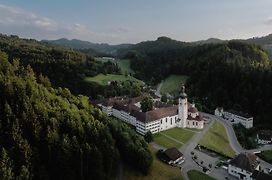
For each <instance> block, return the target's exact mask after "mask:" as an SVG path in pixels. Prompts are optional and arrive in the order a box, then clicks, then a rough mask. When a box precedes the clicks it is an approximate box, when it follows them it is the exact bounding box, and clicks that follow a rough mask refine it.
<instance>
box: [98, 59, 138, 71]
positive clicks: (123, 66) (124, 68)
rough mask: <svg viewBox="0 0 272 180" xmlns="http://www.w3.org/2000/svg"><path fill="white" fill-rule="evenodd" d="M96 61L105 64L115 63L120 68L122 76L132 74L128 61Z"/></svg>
mask: <svg viewBox="0 0 272 180" xmlns="http://www.w3.org/2000/svg"><path fill="white" fill-rule="evenodd" d="M95 59H96V60H97V61H102V62H107V61H111V62H113V63H117V65H118V66H119V67H120V69H121V71H122V74H124V75H125V74H126V73H127V74H129V73H132V74H134V71H133V70H132V69H131V68H130V59H116V60H107V59H103V58H95Z"/></svg>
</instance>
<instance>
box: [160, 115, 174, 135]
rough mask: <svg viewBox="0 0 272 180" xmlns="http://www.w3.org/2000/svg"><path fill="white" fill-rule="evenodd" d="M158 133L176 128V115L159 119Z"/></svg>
mask: <svg viewBox="0 0 272 180" xmlns="http://www.w3.org/2000/svg"><path fill="white" fill-rule="evenodd" d="M159 121H160V127H159V128H160V129H159V131H164V130H166V129H170V128H174V127H177V123H176V122H177V121H178V115H175V116H168V117H164V118H161V119H160V120H159Z"/></svg>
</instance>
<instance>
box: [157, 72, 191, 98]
mask: <svg viewBox="0 0 272 180" xmlns="http://www.w3.org/2000/svg"><path fill="white" fill-rule="evenodd" d="M187 79H188V76H183V75H171V76H169V77H168V78H166V79H165V80H163V82H162V87H161V90H160V92H161V94H166V93H170V94H177V93H178V92H179V91H180V86H181V83H185V82H186V80H187Z"/></svg>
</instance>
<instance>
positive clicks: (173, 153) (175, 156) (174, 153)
mask: <svg viewBox="0 0 272 180" xmlns="http://www.w3.org/2000/svg"><path fill="white" fill-rule="evenodd" d="M158 158H159V159H160V160H161V161H163V162H165V163H167V164H170V165H174V166H175V165H180V164H182V163H183V162H184V160H185V159H184V157H183V154H182V153H181V152H179V150H178V149H177V148H175V147H173V148H169V149H166V150H159V151H158Z"/></svg>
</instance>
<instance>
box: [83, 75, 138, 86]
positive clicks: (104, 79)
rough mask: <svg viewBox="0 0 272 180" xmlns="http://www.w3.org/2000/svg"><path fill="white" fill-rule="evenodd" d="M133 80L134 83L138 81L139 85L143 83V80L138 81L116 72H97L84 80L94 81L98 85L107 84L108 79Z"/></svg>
mask: <svg viewBox="0 0 272 180" xmlns="http://www.w3.org/2000/svg"><path fill="white" fill-rule="evenodd" d="M127 80H130V81H133V82H136V83H139V84H140V85H143V81H140V80H138V79H136V78H134V77H132V76H125V75H117V74H107V75H105V74H98V75H97V76H94V77H87V78H86V79H85V81H87V82H95V83H98V84H100V85H107V84H108V82H109V81H127Z"/></svg>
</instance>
